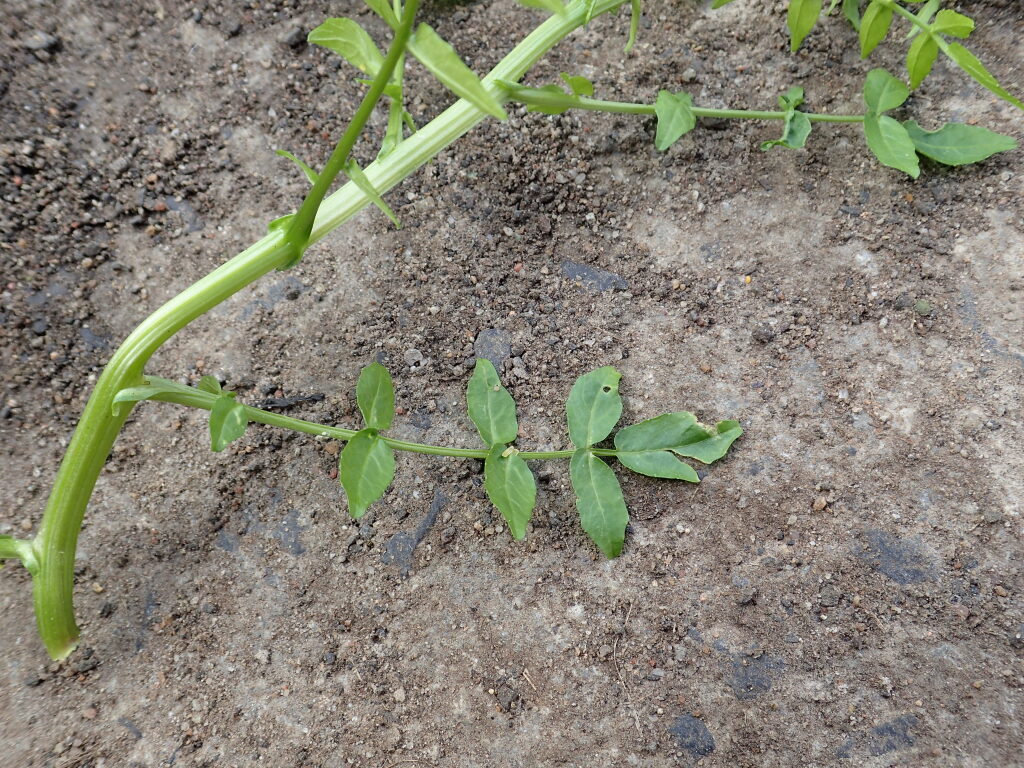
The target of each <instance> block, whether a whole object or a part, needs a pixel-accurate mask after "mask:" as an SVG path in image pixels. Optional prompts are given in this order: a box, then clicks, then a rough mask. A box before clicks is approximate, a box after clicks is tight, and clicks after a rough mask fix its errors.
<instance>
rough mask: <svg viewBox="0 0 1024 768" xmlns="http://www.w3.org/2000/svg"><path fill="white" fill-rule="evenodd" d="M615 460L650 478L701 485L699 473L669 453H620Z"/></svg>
mask: <svg viewBox="0 0 1024 768" xmlns="http://www.w3.org/2000/svg"><path fill="white" fill-rule="evenodd" d="M615 458H616V459H618V460H619V463H620V464H622V465H623V466H624V467H626V468H627V469H631V470H633V471H634V472H639V473H640V474H641V475H647V476H648V477H664V478H668V479H671V480H686V481H687V482H690V483H699V482H700V478H699V477H698V476H697V472H696V471H695V470H694V468H693V467H691V466H690V465H689V464H686V463H684V462H682V461H680V460H679V459H677V458H676V457H675V456H673V455H672V453H671V452H669V451H618V452H617V453H616V454H615Z"/></svg>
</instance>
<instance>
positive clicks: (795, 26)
mask: <svg viewBox="0 0 1024 768" xmlns="http://www.w3.org/2000/svg"><path fill="white" fill-rule="evenodd" d="M821 5H822V1H821V0H789V8H788V10H787V11H786V26H787V27H788V28H789V50H790V51H793V52H796V51H797V50H799V48H800V44H801V43H803V41H804V38H806V37H807V35H809V34H810V33H811V30H812V29H814V25H815V24H817V23H818V17H819V16H821Z"/></svg>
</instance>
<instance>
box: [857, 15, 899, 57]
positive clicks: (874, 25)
mask: <svg viewBox="0 0 1024 768" xmlns="http://www.w3.org/2000/svg"><path fill="white" fill-rule="evenodd" d="M892 13H893V11H892V8H890V7H889V6H887V5H882V4H881V3H877V2H873V3H871V5H869V6H868V9H867V10H866V11H864V17H863V18H862V19H861V20H860V30H859V35H860V57H861V58H862V59H866V58H867V57H868V56H870V55H871V52H872V51H873V50H875V48H876V47H877V46H878V44H879V43H880V42H882V41H883V40H884V39H885V36H886V35H887V34H889V27H890V26H891V25H892Z"/></svg>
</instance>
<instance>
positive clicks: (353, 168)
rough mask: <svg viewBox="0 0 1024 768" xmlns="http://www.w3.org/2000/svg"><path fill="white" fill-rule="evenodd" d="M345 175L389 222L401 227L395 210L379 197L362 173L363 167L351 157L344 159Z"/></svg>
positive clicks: (375, 189) (398, 227)
mask: <svg viewBox="0 0 1024 768" xmlns="http://www.w3.org/2000/svg"><path fill="white" fill-rule="evenodd" d="M345 175H346V176H348V177H349V178H350V179H351V180H352V182H353V183H354V184H355V185H356V186H357V187H359V189H360V190H361V191H362V193H363V194H364V195H366V196H367V197H368V198H370V202H372V203H373V204H374V205H376V206H377V207H378V208H379V209H380V210H381V211H382V212H383V213H384V215H385V216H387V217H388V218H389V219H391V223H392V224H394V225H395V228H396V229H401V228H402V222H400V221H399V220H398V217H397V216H395V212H394V211H392V210H391V208H390V207H389V206H388V204H387V203H385V202H384V198H383V197H381V195H380V192H378V191H377V188H376V187H374V186H373V183H372V182H371V181H370V179H369V178H368V177H367V175H366V174H365V173H363V169H362V168H360V167H359V164H358V163H357V162H356V161H355V160H353V159H352V158H349V159H348V160H346V161H345Z"/></svg>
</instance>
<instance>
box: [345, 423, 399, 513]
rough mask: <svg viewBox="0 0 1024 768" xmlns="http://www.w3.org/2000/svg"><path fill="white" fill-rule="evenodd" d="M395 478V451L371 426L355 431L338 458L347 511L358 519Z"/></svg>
mask: <svg viewBox="0 0 1024 768" xmlns="http://www.w3.org/2000/svg"><path fill="white" fill-rule="evenodd" d="M394 477H395V454H394V451H392V450H391V448H390V447H389V446H388V444H387V443H385V442H384V440H383V439H382V438H381V436H380V435H378V434H377V430H375V429H364V430H362V431H360V432H357V433H356V435H355V437H353V438H352V439H351V440H349V441H348V443H347V444H346V445H345V448H344V449H343V450H342V452H341V457H340V458H339V460H338V479H339V480H340V481H341V486H342V488H344V489H345V495H346V496H347V497H348V513H349V514H350V515H351V516H352V517H353V518H355V519H357V520H358V519H359V518H360V517H362V516H363V515H364V514H365V513H366V509H367V507H369V506H370V505H371V504H373V502H375V501H377V500H378V499H379V498H381V497H382V496H383V495H384V492H385V491H386V490H387V489H388V486H389V485H391V481H392V480H393V479H394Z"/></svg>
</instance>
